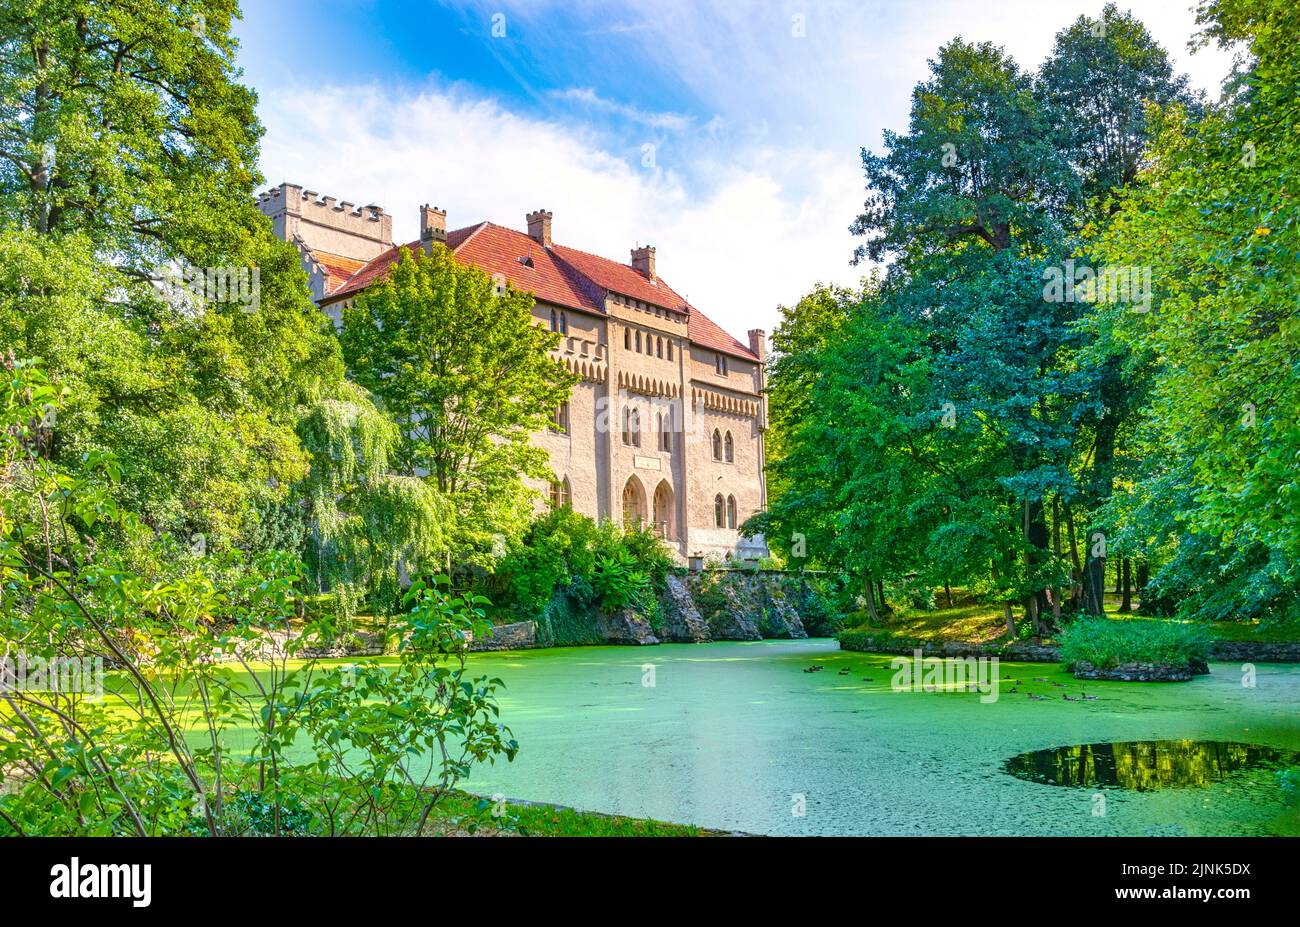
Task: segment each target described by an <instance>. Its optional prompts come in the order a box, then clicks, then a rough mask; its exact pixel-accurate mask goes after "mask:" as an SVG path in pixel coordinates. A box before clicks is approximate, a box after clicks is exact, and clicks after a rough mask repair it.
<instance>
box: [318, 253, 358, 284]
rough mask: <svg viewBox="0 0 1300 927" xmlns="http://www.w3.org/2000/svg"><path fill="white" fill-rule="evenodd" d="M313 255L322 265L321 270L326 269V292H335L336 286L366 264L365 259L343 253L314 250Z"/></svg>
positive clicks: (344, 281)
mask: <svg viewBox="0 0 1300 927" xmlns="http://www.w3.org/2000/svg"><path fill="white" fill-rule="evenodd" d="M311 256H312V259H313V260H315V262H316V263H317V264H319V265H320V268H321V270H323V271H325V292H326V293H330V292H333V291H334V290H335V289H336V288H338V287H340V286H342V285H343V284H344V283H346V282H347V281H348V279H349V278H351V276H352V275H353V274H355V273H356V272H357V271H359V270H360V269H361V268H362V267H364V266H365V265H366V262H365V261H358V260H356V259H354V258H348V257H343V255H341V254H330V253H329V252H328V251H313V252H312V253H311Z"/></svg>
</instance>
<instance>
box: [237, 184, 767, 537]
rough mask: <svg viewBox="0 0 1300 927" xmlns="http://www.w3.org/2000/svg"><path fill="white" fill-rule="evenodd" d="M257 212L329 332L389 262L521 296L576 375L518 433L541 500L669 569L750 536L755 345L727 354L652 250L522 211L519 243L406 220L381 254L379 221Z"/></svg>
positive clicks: (758, 400)
mask: <svg viewBox="0 0 1300 927" xmlns="http://www.w3.org/2000/svg"><path fill="white" fill-rule="evenodd" d="M259 205H260V207H261V208H262V210H263V212H265V213H266V214H267V215H268V216H269V217H270V218H271V220H272V224H273V226H274V227H275V230H276V233H277V234H278V235H280V236H281V237H283V238H285V239H286V240H289V241H293V242H295V243H296V244H297V245H298V247H299V249H300V250H301V251H302V254H303V263H304V267H306V268H307V270H308V274H309V276H310V277H311V280H312V288H313V294H314V295H316V298H317V300H318V302H319V303H320V305H321V306H322V308H323V309H324V310H325V311H326V312H327V313H329V314H330V315H331V316H332V317H334V318H335V319H336V320H337V318H338V315H339V311H340V308H341V306H343V305H346V304H347V301H348V300H350V299H351V298H353V297H354V296H355V295H356V293H358V292H360V290H361V289H364V286H365V285H366V284H367V283H369V282H370V281H372V280H374V279H375V278H376V277H377V276H378V275H380V274H382V273H383V271H384V270H385V269H386V268H387V267H388V266H389V265H390V264H391V263H392V262H393V261H395V260H396V259H397V257H398V256H399V254H400V252H401V250H402V249H403V248H406V249H416V248H429V247H433V246H434V244H435V243H437V244H445V245H446V246H447V247H449V248H451V250H452V252H453V254H454V255H455V256H456V258H457V259H458V260H461V261H463V262H465V263H468V264H472V265H475V266H478V267H480V268H482V269H483V270H484V271H486V272H487V273H489V274H491V275H493V276H494V277H496V278H498V279H501V280H505V281H509V283H510V284H511V285H512V286H514V287H516V288H518V289H522V290H528V291H529V292H532V293H533V295H534V298H535V299H536V303H535V305H534V308H533V314H534V317H535V318H536V320H537V323H538V324H539V325H545V326H548V327H550V328H552V329H553V330H555V331H559V332H560V333H561V335H562V339H561V343H560V346H559V348H557V350H556V356H557V357H558V359H560V360H561V361H562V362H563V363H564V364H565V366H566V367H568V369H569V370H571V371H572V372H574V373H575V374H577V375H578V376H579V377H580V382H579V383H578V384H577V385H576V386H575V387H574V390H573V393H572V395H571V397H570V399H569V402H568V404H567V407H566V408H565V409H563V410H560V411H558V412H557V419H558V421H559V426H558V427H557V428H555V429H551V430H547V431H545V432H543V433H541V434H538V435H535V436H534V441H535V443H536V444H537V445H538V446H540V447H542V448H544V449H545V450H546V451H547V453H548V454H549V455H550V458H551V467H552V470H553V471H554V473H555V475H556V479H555V481H554V482H553V483H551V484H550V485H539V486H536V487H535V488H536V489H538V490H539V491H540V492H541V494H542V496H543V497H544V498H546V499H549V500H550V501H551V503H552V504H568V505H572V506H573V508H574V510H575V511H578V512H581V513H583V514H585V515H589V516H591V517H592V518H595V519H614V520H618V521H623V522H641V523H645V524H649V525H651V526H653V527H654V528H655V529H656V530H657V531H658V532H659V533H660V534H661V535H662V536H663V538H664V540H665V541H666V542H667V544H668V545H669V547H670V548H671V549H672V550H673V551H674V552H675V554H676V555H677V556H678V557H679V558H680V559H681V560H682V561H685V559H686V558H688V557H691V556H697V555H698V556H705V557H716V558H736V559H750V558H756V557H761V556H762V555H764V554H765V553H766V547H765V546H764V543H763V540H762V539H761V538H755V539H752V540H747V539H744V538H742V537H741V536H740V533H739V531H738V528H739V527H740V525H742V524H743V523H744V521H745V520H746V519H747V518H749V517H750V516H751V515H753V514H755V513H756V512H759V511H761V510H762V509H763V508H764V507H765V506H766V504H767V497H766V484H765V480H764V475H763V460H764V446H763V438H764V430H765V427H766V398H765V396H764V386H765V384H764V362H765V360H766V336H765V334H764V333H763V332H762V331H760V330H753V331H750V332H749V333H748V339H747V343H741V342H740V341H738V340H737V339H735V338H733V337H732V336H731V335H729V334H727V333H726V332H724V331H723V330H722V329H721V328H720V327H718V326H717V325H716V324H714V323H713V322H712V321H711V320H710V319H709V318H708V317H707V316H705V315H704V314H703V313H702V312H700V311H699V309H697V308H696V307H694V306H692V305H690V304H689V303H688V302H687V301H686V300H685V299H683V298H682V297H681V296H679V295H678V294H677V293H676V292H675V291H674V290H672V288H671V287H669V286H668V285H667V284H666V283H665V282H664V281H663V279H662V278H661V277H659V275H658V267H657V262H656V258H655V249H654V248H651V247H640V248H636V249H633V250H632V251H631V261H630V263H628V264H622V263H619V262H616V261H611V260H608V259H605V258H600V257H597V256H595V255H592V254H588V253H586V252H582V251H578V250H576V249H573V248H568V247H565V246H562V245H559V244H558V243H556V242H555V241H554V240H553V238H552V223H553V216H552V214H551V213H549V212H547V211H545V210H538V211H535V212H532V213H529V214H528V215H527V217H526V226H527V229H528V231H527V232H522V231H518V230H516V229H510V228H506V227H503V226H498V225H495V224H493V223H490V222H480V223H478V224H477V225H473V226H468V227H465V228H462V229H457V230H454V231H448V230H447V227H446V213H445V212H443V211H442V210H440V209H437V208H434V207H428V206H425V207H422V208H421V211H420V225H421V239H420V241H417V242H412V243H410V244H408V245H402V246H393V245H392V243H391V241H389V242H384V241H383V240H382V239H384V238H385V236H387V237H389V238H391V217H390V216H388V215H387V214H385V213H384V211H383V210H382V209H381V208H380V207H377V206H367V207H365V208H363V209H361V210H356V211H354V210H352V209H351V204H347V203H344V204H340V205H335V201H334V199H333V198H331V197H323V198H320V199H317V197H316V194H315V193H312V192H310V191H304V190H302V188H301V187H298V186H294V185H291V184H282V185H281V186H280V187H278V188H276V189H274V190H271V191H268V192H267V193H264V194H263V195H262V196H261V198H260V199H259Z"/></svg>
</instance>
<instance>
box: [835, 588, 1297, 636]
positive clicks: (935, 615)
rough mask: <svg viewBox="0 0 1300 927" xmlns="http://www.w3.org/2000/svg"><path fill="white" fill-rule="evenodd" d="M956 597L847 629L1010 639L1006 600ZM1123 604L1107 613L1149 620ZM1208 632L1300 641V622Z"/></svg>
mask: <svg viewBox="0 0 1300 927" xmlns="http://www.w3.org/2000/svg"><path fill="white" fill-rule="evenodd" d="M954 597H955V598H956V599H957V600H958V604H956V605H954V606H953V607H952V608H936V609H933V610H930V611H925V610H922V609H913V608H906V607H904V608H899V609H896V611H895V612H894V614H893V615H891V616H890V617H889V618H888V619H886V620H884V621H882V622H880V623H878V624H874V625H873V624H872V623H871V621H870V619H869V618H868V615H867V613H866V611H857V612H852V613H850V614H849V615H847V616H846V618H845V627H846V628H848V629H852V630H856V631H867V630H870V631H879V632H881V633H885V634H890V635H893V636H896V637H903V638H909V639H915V640H922V641H931V640H934V641H937V640H949V641H963V642H966V643H972V644H988V643H992V642H994V641H997V640H999V639H1004V638H1005V637H1006V632H1007V625H1006V619H1005V618H1004V617H1003V611H1002V604H1001V603H992V604H989V603H979V602H971V601H970V600H969V599H968V598H966V597H964V596H962V595H960V594H959V593H958V591H957V590H954ZM941 600H942V599H941ZM1119 605H1120V597H1119V596H1117V595H1112V594H1109V593H1108V594H1107V595H1106V616H1107V617H1108V618H1111V619H1113V620H1115V621H1131V620H1148V619H1146V618H1145V616H1142V615H1139V614H1137V613H1135V612H1130V613H1127V614H1126V613H1121V612H1120V611H1119ZM1013 614H1014V615H1015V617H1016V620H1017V621H1019V620H1020V619H1021V617H1022V616H1023V614H1024V611H1023V609H1020V608H1017V609H1014V610H1013ZM1206 630H1208V631H1209V633H1210V637H1211V638H1212V639H1214V640H1224V641H1267V642H1270V643H1279V642H1294V641H1300V623H1291V624H1275V625H1268V626H1261V625H1260V624H1259V623H1258V622H1246V621H1215V622H1210V623H1208V624H1207V625H1206Z"/></svg>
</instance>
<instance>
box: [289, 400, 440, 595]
mask: <svg viewBox="0 0 1300 927" xmlns="http://www.w3.org/2000/svg"><path fill="white" fill-rule="evenodd" d="M298 435H299V437H300V438H301V440H302V443H303V447H304V448H306V450H307V451H308V452H309V453H310V454H311V472H310V475H309V476H308V477H307V479H305V480H304V481H303V482H302V483H300V484H299V486H298V490H297V491H298V494H299V497H300V500H301V505H302V507H303V509H304V514H305V515H306V518H307V523H308V537H307V543H306V551H305V555H304V560H305V561H306V563H307V566H308V569H309V571H310V576H311V578H312V581H313V583H314V584H315V586H316V589H317V591H318V592H329V593H331V594H333V595H334V596H336V597H337V600H338V606H339V611H340V613H341V614H342V616H343V617H345V618H348V619H350V618H351V617H352V616H353V615H355V614H356V612H357V609H358V608H359V607H360V606H361V605H362V604H363V603H366V604H368V605H369V607H370V608H372V609H373V610H374V612H375V613H376V614H378V615H388V614H390V613H391V612H392V610H393V608H394V607H396V605H397V602H398V599H399V592H400V588H401V585H402V582H403V580H404V579H405V578H406V577H408V576H413V575H418V574H419V573H421V572H425V571H426V570H428V569H431V568H433V567H435V566H438V565H440V562H441V560H442V558H444V557H445V556H446V554H447V552H448V550H449V543H450V539H451V535H452V530H453V521H454V509H453V508H452V506H451V505H450V503H449V502H448V501H447V499H446V498H445V497H444V496H442V495H441V494H440V493H439V492H438V491H437V489H436V488H433V487H431V486H430V485H429V484H428V483H426V482H425V481H424V480H421V479H419V478H417V477H412V476H399V475H396V474H393V473H390V472H389V455H390V453H391V452H392V450H393V448H394V447H395V445H396V443H397V442H398V441H399V440H400V437H401V435H400V432H399V430H398V428H397V426H396V425H394V424H393V422H392V421H391V420H390V419H388V418H387V417H386V416H385V415H384V414H383V413H382V412H380V411H379V410H378V409H376V408H375V406H374V405H373V403H371V401H370V398H369V395H368V394H367V393H366V392H365V390H363V389H362V388H360V387H358V386H356V385H354V384H351V383H348V384H346V385H345V387H344V388H343V389H342V390H341V392H340V394H339V395H338V396H337V398H332V399H327V400H324V401H321V402H319V403H317V404H316V405H314V406H313V407H312V408H311V410H310V411H309V412H308V413H307V414H306V415H305V416H303V418H302V419H301V421H300V422H299V424H298Z"/></svg>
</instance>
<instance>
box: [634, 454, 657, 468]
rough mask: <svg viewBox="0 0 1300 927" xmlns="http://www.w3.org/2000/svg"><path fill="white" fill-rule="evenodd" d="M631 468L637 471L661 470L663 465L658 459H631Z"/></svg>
mask: <svg viewBox="0 0 1300 927" xmlns="http://www.w3.org/2000/svg"><path fill="white" fill-rule="evenodd" d="M632 466H634V467H636V468H637V469H638V470H662V469H663V464H661V463H660V462H659V458H658V457H633V458H632Z"/></svg>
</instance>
